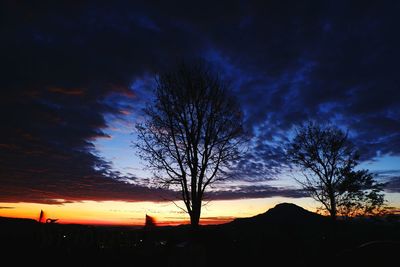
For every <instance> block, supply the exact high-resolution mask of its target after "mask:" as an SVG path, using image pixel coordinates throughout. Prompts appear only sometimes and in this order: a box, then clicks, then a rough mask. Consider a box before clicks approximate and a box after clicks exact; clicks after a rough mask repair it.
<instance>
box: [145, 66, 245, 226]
mask: <svg viewBox="0 0 400 267" xmlns="http://www.w3.org/2000/svg"><path fill="white" fill-rule="evenodd" d="M156 82H157V85H156V88H155V100H154V102H153V103H152V104H150V105H148V107H147V108H146V109H145V114H146V120H145V121H144V122H142V123H140V124H138V125H137V132H138V138H139V143H138V144H137V147H138V148H139V155H140V156H141V157H142V158H143V159H144V160H146V162H147V163H148V166H149V167H150V168H151V169H152V170H153V171H154V175H155V177H156V179H157V182H159V183H161V184H163V185H165V186H177V187H178V188H179V191H180V192H181V195H180V196H181V199H182V200H183V202H184V204H185V209H186V211H187V212H188V213H189V215H190V219H191V224H192V225H193V226H197V225H198V224H199V219H200V214H201V206H202V200H203V197H204V193H205V191H206V188H207V187H208V186H209V185H211V184H212V183H214V182H215V181H217V180H218V179H219V178H221V171H222V170H223V169H224V168H226V167H227V166H228V165H229V164H230V163H231V162H232V161H233V160H235V159H237V157H238V155H239V151H240V149H239V148H240V145H241V144H242V143H243V140H244V139H243V138H242V137H243V127H242V121H243V119H242V117H243V116H242V111H241V108H240V106H239V104H238V103H237V101H236V100H235V98H234V97H233V96H232V95H231V93H230V91H229V88H228V85H227V84H226V83H225V82H224V81H222V80H221V79H220V77H219V76H218V74H217V73H215V72H213V71H212V69H211V68H210V67H209V66H207V65H206V64H205V63H197V64H193V65H188V64H185V63H183V64H180V65H179V66H178V67H176V68H175V69H172V70H170V71H167V72H164V73H161V74H160V75H159V76H158V77H157V79H156Z"/></svg>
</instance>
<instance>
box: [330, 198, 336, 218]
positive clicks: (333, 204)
mask: <svg viewBox="0 0 400 267" xmlns="http://www.w3.org/2000/svg"><path fill="white" fill-rule="evenodd" d="M329 198H330V201H331V210H330V214H331V219H332V220H333V221H336V213H337V210H336V199H335V197H334V195H333V194H330V196H329Z"/></svg>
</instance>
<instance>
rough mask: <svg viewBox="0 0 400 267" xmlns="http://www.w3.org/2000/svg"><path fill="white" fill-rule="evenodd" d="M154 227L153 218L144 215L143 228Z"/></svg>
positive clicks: (154, 221)
mask: <svg viewBox="0 0 400 267" xmlns="http://www.w3.org/2000/svg"><path fill="white" fill-rule="evenodd" d="M154 226H156V220H155V219H154V218H153V217H151V216H149V215H147V214H146V222H145V224H144V227H145V228H149V227H154Z"/></svg>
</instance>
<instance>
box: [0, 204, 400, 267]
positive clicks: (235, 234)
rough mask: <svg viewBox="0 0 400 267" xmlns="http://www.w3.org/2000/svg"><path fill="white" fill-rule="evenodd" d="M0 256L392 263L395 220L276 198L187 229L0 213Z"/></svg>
mask: <svg viewBox="0 0 400 267" xmlns="http://www.w3.org/2000/svg"><path fill="white" fill-rule="evenodd" d="M0 242H1V248H0V249H1V254H2V260H3V262H4V261H9V260H10V261H11V263H12V264H11V265H10V266H13V265H17V264H18V263H25V264H31V265H41V266H43V265H48V266H52V265H60V266H67V265H69V266H96V265H97V266H99V265H100V266H139V265H142V266H143V265H145V266H271V265H273V264H276V263H280V264H282V266H283V265H288V264H289V265H292V266H317V265H318V266H320V265H343V264H345V265H356V266H360V265H363V264H365V265H367V266H369V265H371V264H379V266H383V265H384V264H389V263H393V262H397V259H398V253H399V252H400V222H399V220H398V218H397V217H393V218H392V219H386V220H381V219H375V220H374V219H364V220H350V221H338V222H336V223H334V224H333V223H332V222H331V221H330V220H329V219H327V218H325V217H322V216H319V215H317V214H314V213H311V212H308V211H305V210H303V209H302V208H300V207H297V206H295V205H292V204H280V205H278V206H276V207H275V208H274V209H271V210H269V211H268V212H267V213H264V214H260V215H258V216H255V217H252V218H248V219H239V220H235V221H233V222H232V223H229V224H224V225H218V226H203V227H200V228H199V229H198V230H196V231H193V230H191V228H190V227H188V226H178V227H154V228H151V229H134V228H127V227H125V228H124V227H115V228H113V227H93V226H83V225H61V224H39V223H37V222H35V221H33V220H19V219H8V218H0Z"/></svg>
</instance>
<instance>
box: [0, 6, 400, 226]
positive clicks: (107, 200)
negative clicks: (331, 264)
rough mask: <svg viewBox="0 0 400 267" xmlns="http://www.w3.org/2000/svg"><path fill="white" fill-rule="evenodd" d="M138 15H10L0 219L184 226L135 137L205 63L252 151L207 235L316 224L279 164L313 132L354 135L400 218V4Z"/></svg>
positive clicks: (43, 9) (220, 197)
mask: <svg viewBox="0 0 400 267" xmlns="http://www.w3.org/2000/svg"><path fill="white" fill-rule="evenodd" d="M135 2H136V1H113V2H112V4H110V3H105V2H103V1H43V2H42V1H40V2H37V1H35V2H32V1H2V3H1V8H0V10H1V11H0V13H1V14H0V17H1V24H0V25H1V26H0V33H1V34H0V55H1V60H0V62H1V63H0V64H1V79H0V94H1V97H0V117H1V131H0V216H12V217H29V218H36V217H37V215H38V214H39V212H40V209H43V210H45V212H46V214H47V215H48V216H49V217H52V218H53V217H56V218H59V219H60V222H65V223H67V222H68V223H70V222H77V223H98V224H113V223H115V224H127V225H129V224H140V223H141V222H142V223H143V222H144V217H145V214H146V213H148V214H150V215H154V216H155V217H156V219H157V220H158V221H159V222H160V223H166V224H167V223H170V222H171V223H172V222H174V223H176V222H179V223H180V222H182V221H184V220H185V219H187V216H186V214H184V213H182V212H181V211H180V209H179V208H178V207H176V206H175V204H173V203H172V202H171V200H175V201H178V199H177V198H176V194H174V193H173V192H171V191H169V190H167V189H163V188H159V187H157V184H156V183H154V180H153V179H152V174H151V173H150V172H149V171H147V170H145V162H142V161H141V160H140V159H139V158H138V156H137V154H136V151H135V149H134V148H133V144H134V143H135V141H136V137H135V128H134V125H135V124H136V123H137V122H140V121H143V120H144V119H145V118H144V116H143V112H142V109H143V107H144V106H145V105H146V103H149V102H151V100H152V98H153V95H152V90H153V89H154V83H155V77H156V75H157V73H159V72H160V71H163V70H166V69H168V68H171V67H173V66H174V65H175V64H176V63H177V62H178V61H180V60H193V59H197V58H202V59H203V60H204V61H206V62H207V63H208V64H210V65H211V66H213V68H214V69H215V70H217V71H218V72H219V74H220V75H221V77H222V78H223V79H224V80H226V81H229V83H230V85H231V90H232V92H233V93H234V95H235V96H236V97H237V99H238V100H239V102H240V105H241V107H242V109H243V111H244V118H245V126H246V129H247V131H248V133H249V135H250V136H251V139H250V143H249V149H248V151H247V153H246V154H245V155H244V157H243V160H242V161H241V164H240V165H239V167H238V168H237V169H236V170H235V173H236V175H235V176H234V177H233V178H232V179H231V180H228V181H225V182H223V183H220V184H218V185H217V186H216V187H215V188H212V190H211V192H209V194H208V195H207V201H208V200H211V202H210V204H208V205H207V206H206V207H207V208H204V209H203V213H202V215H203V218H204V219H203V222H204V223H207V222H211V221H212V222H217V221H219V222H224V221H227V220H230V219H232V218H235V217H246V216H252V215H255V214H257V213H261V212H264V211H266V210H267V209H268V208H270V207H272V206H273V205H274V204H277V203H280V202H293V203H296V204H299V205H301V206H303V207H305V208H307V209H310V210H313V209H315V208H316V206H317V203H315V202H313V201H312V200H311V199H309V198H307V196H306V195H305V194H304V193H303V192H302V191H301V190H299V187H298V185H297V184H296V183H295V182H294V181H293V176H296V175H297V174H293V173H292V172H290V171H289V170H288V169H287V164H286V162H285V159H284V157H283V156H282V152H283V146H282V144H283V143H285V142H287V141H288V140H289V139H290V138H291V137H292V136H293V127H295V126H296V125H299V124H301V123H303V122H305V121H307V120H314V121H317V122H321V123H331V124H333V125H336V126H338V127H340V128H341V129H343V130H346V131H348V132H349V136H350V138H351V140H352V141H353V142H354V143H355V145H356V146H357V147H358V149H359V151H360V153H361V156H362V158H361V162H360V163H361V164H360V168H367V169H369V170H370V171H371V172H373V173H374V174H375V175H376V178H377V179H378V180H380V181H383V182H386V183H387V185H386V187H385V193H386V197H387V200H388V204H389V205H392V206H394V207H397V208H400V88H399V87H400V81H399V75H398V71H399V67H398V62H400V51H399V49H398V47H400V36H399V35H398V25H400V21H399V20H400V18H399V16H398V14H399V11H400V3H398V2H396V1H367V2H366V1H199V2H197V3H189V2H187V1H163V3H157V4H156V3H153V1H143V2H144V3H140V4H138V3H135ZM178 204H179V203H178ZM207 220H208V221H207Z"/></svg>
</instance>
